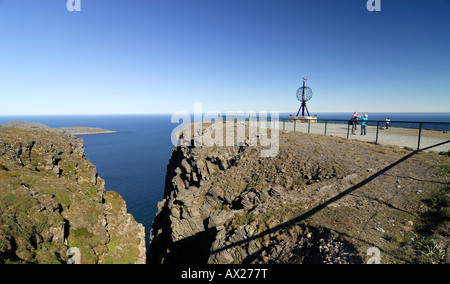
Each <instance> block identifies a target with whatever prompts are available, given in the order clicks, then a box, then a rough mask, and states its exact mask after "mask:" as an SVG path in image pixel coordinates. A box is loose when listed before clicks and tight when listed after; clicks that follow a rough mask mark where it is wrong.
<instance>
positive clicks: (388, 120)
mask: <svg viewBox="0 0 450 284" xmlns="http://www.w3.org/2000/svg"><path fill="white" fill-rule="evenodd" d="M390 123H391V119H390V118H389V117H388V118H386V130H388V129H389V124H390Z"/></svg>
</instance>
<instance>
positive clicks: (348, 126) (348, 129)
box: [347, 123, 350, 139]
mask: <svg viewBox="0 0 450 284" xmlns="http://www.w3.org/2000/svg"><path fill="white" fill-rule="evenodd" d="M349 134H350V124H348V123H347V139H348V137H349Z"/></svg>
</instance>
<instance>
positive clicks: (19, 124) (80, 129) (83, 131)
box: [0, 121, 117, 135]
mask: <svg viewBox="0 0 450 284" xmlns="http://www.w3.org/2000/svg"><path fill="white" fill-rule="evenodd" d="M0 126H2V127H14V128H34V129H46V130H50V129H53V130H60V131H62V132H64V133H66V134H71V135H92V134H110V133H117V131H111V130H106V129H102V128H97V127H84V126H75V127H58V128H51V127H49V126H47V125H45V124H42V123H37V122H29V121H10V122H7V123H4V124H2V125H0Z"/></svg>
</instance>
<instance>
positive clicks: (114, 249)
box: [0, 127, 146, 263]
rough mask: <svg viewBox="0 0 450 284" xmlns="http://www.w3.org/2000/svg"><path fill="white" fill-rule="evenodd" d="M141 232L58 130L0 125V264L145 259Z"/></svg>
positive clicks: (79, 143) (77, 144) (78, 143)
mask: <svg viewBox="0 0 450 284" xmlns="http://www.w3.org/2000/svg"><path fill="white" fill-rule="evenodd" d="M144 237H145V233H144V228H143V226H142V225H141V224H138V223H137V222H136V221H135V220H134V218H133V217H132V216H131V215H130V214H128V213H127V209H126V204H125V202H124V201H123V199H122V198H121V197H120V195H118V194H117V193H115V192H112V191H108V192H106V190H105V182H104V180H102V179H101V178H100V177H99V176H98V174H97V169H96V168H95V166H94V165H92V164H91V163H90V162H89V161H88V160H86V158H85V154H84V145H83V140H82V139H79V138H75V137H73V136H67V135H64V134H63V133H62V132H61V131H55V130H44V129H34V128H28V129H26V128H10V127H0V263H66V262H67V261H68V256H67V250H68V248H77V249H79V250H80V253H81V262H82V263H145V261H146V255H145V254H146V253H145V240H144Z"/></svg>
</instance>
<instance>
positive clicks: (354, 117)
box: [350, 111, 358, 135]
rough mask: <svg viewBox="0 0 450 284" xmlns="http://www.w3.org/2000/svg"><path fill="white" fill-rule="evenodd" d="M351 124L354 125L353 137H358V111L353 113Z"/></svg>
mask: <svg viewBox="0 0 450 284" xmlns="http://www.w3.org/2000/svg"><path fill="white" fill-rule="evenodd" d="M350 123H351V124H352V135H356V133H355V131H356V125H357V124H358V113H357V112H356V111H355V112H354V113H353V116H352V118H351V119H350Z"/></svg>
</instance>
